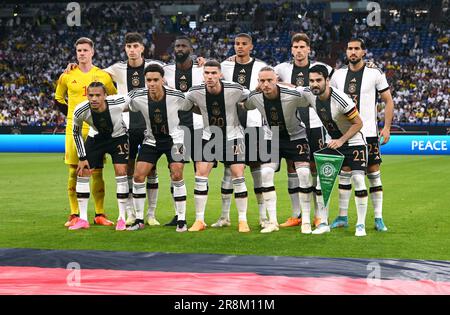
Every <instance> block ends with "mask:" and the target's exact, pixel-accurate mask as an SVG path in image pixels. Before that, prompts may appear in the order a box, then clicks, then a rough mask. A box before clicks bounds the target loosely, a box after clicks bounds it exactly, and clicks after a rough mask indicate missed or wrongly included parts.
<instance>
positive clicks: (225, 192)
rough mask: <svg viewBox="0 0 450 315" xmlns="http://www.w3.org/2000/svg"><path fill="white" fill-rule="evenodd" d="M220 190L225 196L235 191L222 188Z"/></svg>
mask: <svg viewBox="0 0 450 315" xmlns="http://www.w3.org/2000/svg"><path fill="white" fill-rule="evenodd" d="M220 190H221V192H222V194H224V195H231V194H232V193H233V189H225V188H221V189H220Z"/></svg>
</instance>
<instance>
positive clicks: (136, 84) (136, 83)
mask: <svg viewBox="0 0 450 315" xmlns="http://www.w3.org/2000/svg"><path fill="white" fill-rule="evenodd" d="M139 83H140V80H139V73H137V71H136V72H134V73H133V76H132V77H131V85H133V87H139Z"/></svg>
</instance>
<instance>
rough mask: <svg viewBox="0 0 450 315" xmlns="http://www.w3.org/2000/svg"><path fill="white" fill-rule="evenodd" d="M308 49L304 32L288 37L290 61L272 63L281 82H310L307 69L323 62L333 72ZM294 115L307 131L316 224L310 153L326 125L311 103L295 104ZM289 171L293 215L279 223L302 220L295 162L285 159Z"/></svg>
mask: <svg viewBox="0 0 450 315" xmlns="http://www.w3.org/2000/svg"><path fill="white" fill-rule="evenodd" d="M310 52H311V47H310V39H309V37H308V35H306V34H305V33H297V34H294V35H293V36H292V38H291V54H292V56H293V58H294V59H293V60H292V61H288V62H283V63H280V64H279V65H277V66H276V67H275V71H276V73H277V75H278V77H279V80H280V81H281V82H286V83H290V84H292V85H294V86H305V87H307V86H309V69H310V68H311V67H313V66H315V65H319V64H320V65H323V66H325V67H326V68H327V70H328V73H329V76H330V77H331V76H332V75H333V68H332V67H330V66H329V65H326V64H324V63H322V62H311V61H310V60H309V54H310ZM297 117H298V118H299V119H300V120H301V122H302V125H304V126H305V128H306V135H307V138H308V143H309V146H310V167H311V175H312V196H311V197H312V199H313V202H314V209H315V219H314V225H315V226H316V227H317V226H318V225H319V224H320V218H319V217H318V215H317V214H318V213H319V212H320V211H318V209H317V206H318V204H317V202H316V199H317V194H319V196H320V193H321V192H320V191H317V190H316V186H317V171H316V164H315V162H314V156H313V153H314V152H315V151H317V150H320V149H322V148H323V147H324V144H325V142H326V137H327V133H326V130H325V128H324V127H323V125H322V122H321V121H320V118H319V117H318V116H317V113H316V112H315V110H314V109H313V108H312V107H306V108H298V109H297ZM286 165H287V172H288V191H289V196H290V198H291V203H292V216H291V217H290V218H288V219H287V220H286V222H284V223H282V224H280V227H290V226H297V225H300V224H301V223H302V214H301V212H302V211H303V209H300V208H301V207H300V203H301V202H300V199H299V196H300V194H299V192H300V191H301V190H302V189H304V188H302V187H301V186H300V185H299V178H298V176H297V172H296V170H295V167H294V163H293V162H292V161H290V160H288V159H287V160H286Z"/></svg>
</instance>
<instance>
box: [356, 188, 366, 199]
mask: <svg viewBox="0 0 450 315" xmlns="http://www.w3.org/2000/svg"><path fill="white" fill-rule="evenodd" d="M367 196H368V193H367V190H359V191H355V197H359V198H364V197H367Z"/></svg>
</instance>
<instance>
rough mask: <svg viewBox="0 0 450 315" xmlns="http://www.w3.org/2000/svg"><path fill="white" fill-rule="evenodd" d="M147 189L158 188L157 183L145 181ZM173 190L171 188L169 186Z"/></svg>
mask: <svg viewBox="0 0 450 315" xmlns="http://www.w3.org/2000/svg"><path fill="white" fill-rule="evenodd" d="M147 189H158V183H154V184H151V183H147ZM171 189H172V190H173V188H171Z"/></svg>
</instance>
